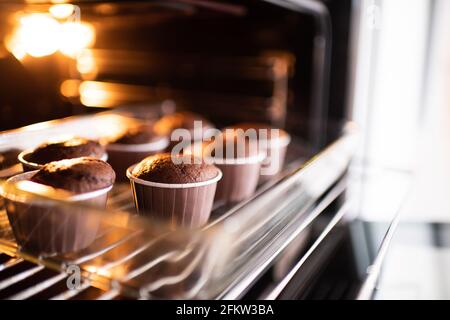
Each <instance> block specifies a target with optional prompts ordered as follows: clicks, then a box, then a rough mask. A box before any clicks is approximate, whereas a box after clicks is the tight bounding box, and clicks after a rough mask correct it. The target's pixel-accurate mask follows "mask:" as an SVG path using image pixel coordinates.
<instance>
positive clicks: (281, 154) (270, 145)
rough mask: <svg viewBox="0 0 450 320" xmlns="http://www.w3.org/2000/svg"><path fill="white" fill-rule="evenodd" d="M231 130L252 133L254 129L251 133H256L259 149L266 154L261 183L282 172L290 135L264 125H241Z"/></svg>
mask: <svg viewBox="0 0 450 320" xmlns="http://www.w3.org/2000/svg"><path fill="white" fill-rule="evenodd" d="M230 128H231V129H242V130H243V131H246V132H247V133H250V132H249V131H248V130H249V129H254V131H253V132H251V133H252V134H255V133H256V139H257V140H258V148H259V149H261V151H264V152H265V153H266V157H265V159H264V160H263V164H262V167H261V177H260V180H261V181H266V180H268V179H270V178H271V177H273V176H274V175H276V174H278V173H279V172H280V171H281V169H282V168H283V165H284V162H285V158H286V152H287V147H288V145H289V143H290V141H291V137H290V135H289V133H287V132H286V131H285V130H282V129H278V128H274V127H272V126H270V125H267V124H264V123H240V124H237V125H234V126H232V127H230Z"/></svg>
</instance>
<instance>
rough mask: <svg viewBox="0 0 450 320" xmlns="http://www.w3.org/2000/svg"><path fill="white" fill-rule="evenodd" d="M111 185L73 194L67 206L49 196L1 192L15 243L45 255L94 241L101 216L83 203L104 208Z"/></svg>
mask: <svg viewBox="0 0 450 320" xmlns="http://www.w3.org/2000/svg"><path fill="white" fill-rule="evenodd" d="M36 172H37V171H29V172H25V173H22V174H19V175H16V176H14V177H12V178H10V179H8V180H7V181H6V183H15V182H18V181H23V180H30V178H31V177H32V176H33V175H34V174H35V173H36ZM111 188H112V186H110V187H108V188H104V189H100V190H95V191H91V192H86V193H82V194H74V195H73V196H71V197H69V198H68V199H67V202H68V203H71V204H72V205H70V206H61V205H59V206H58V204H57V202H52V201H51V200H50V199H49V201H33V202H31V201H29V200H27V199H26V198H24V197H21V196H19V195H17V194H11V193H8V192H4V191H2V196H3V197H4V198H5V204H6V205H5V207H6V212H7V215H8V219H9V222H10V224H11V228H12V230H13V233H14V236H15V238H16V241H17V243H18V244H19V245H20V246H21V247H22V248H23V249H25V250H29V251H32V252H36V253H38V254H44V255H49V254H55V253H65V252H72V251H77V250H80V249H83V248H85V247H87V246H89V245H90V244H91V243H92V242H93V241H94V240H95V238H96V237H97V232H98V229H99V226H100V223H101V219H102V217H101V216H100V215H99V214H98V213H97V212H90V211H89V210H86V206H89V207H94V208H97V209H104V208H105V207H106V200H107V196H108V191H110V190H111ZM66 192H67V191H66ZM77 205H81V206H80V207H77Z"/></svg>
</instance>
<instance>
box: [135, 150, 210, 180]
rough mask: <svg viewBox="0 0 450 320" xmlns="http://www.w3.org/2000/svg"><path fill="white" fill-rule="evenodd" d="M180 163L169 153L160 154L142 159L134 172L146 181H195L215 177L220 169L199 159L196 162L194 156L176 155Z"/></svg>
mask: <svg viewBox="0 0 450 320" xmlns="http://www.w3.org/2000/svg"><path fill="white" fill-rule="evenodd" d="M175 157H176V158H177V160H179V161H180V162H181V163H180V164H175V163H174V162H173V161H172V157H171V155H170V154H169V153H163V154H158V155H155V156H151V157H148V158H146V159H144V160H142V161H141V162H140V163H139V164H138V165H136V166H135V167H134V169H133V171H132V174H133V175H134V176H135V177H137V178H139V179H143V180H146V181H151V182H159V183H175V184H184V183H194V182H202V181H207V180H210V179H213V178H215V177H216V176H217V174H218V170H217V168H216V167H215V166H214V165H212V164H206V163H205V162H203V161H200V159H197V162H200V163H198V164H196V163H191V162H194V160H195V159H194V158H193V157H192V156H187V155H185V156H182V155H176V156H175Z"/></svg>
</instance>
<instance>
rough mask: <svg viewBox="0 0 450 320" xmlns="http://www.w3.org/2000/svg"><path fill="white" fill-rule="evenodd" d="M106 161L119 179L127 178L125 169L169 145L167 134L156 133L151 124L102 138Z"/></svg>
mask: <svg viewBox="0 0 450 320" xmlns="http://www.w3.org/2000/svg"><path fill="white" fill-rule="evenodd" d="M102 143H103V144H104V145H105V148H106V151H107V153H108V163H109V164H111V166H112V167H113V169H114V170H115V171H116V177H117V179H118V180H120V181H126V180H127V175H126V172H127V169H128V168H129V167H130V166H131V165H133V164H135V163H137V162H139V161H141V160H142V159H144V158H145V157H147V156H150V155H153V154H156V153H160V152H163V151H164V150H165V149H166V148H167V146H168V145H169V139H168V137H167V136H161V135H157V134H156V133H155V132H154V131H153V128H152V126H151V125H135V126H133V127H129V128H128V129H127V130H125V131H124V132H122V133H121V134H119V135H118V136H116V137H114V138H104V139H102Z"/></svg>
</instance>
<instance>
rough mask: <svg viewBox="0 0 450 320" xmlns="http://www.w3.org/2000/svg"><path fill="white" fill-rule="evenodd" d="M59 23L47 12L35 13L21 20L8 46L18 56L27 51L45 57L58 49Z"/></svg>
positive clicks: (35, 55) (20, 56)
mask: <svg viewBox="0 0 450 320" xmlns="http://www.w3.org/2000/svg"><path fill="white" fill-rule="evenodd" d="M58 38H59V23H58V22H57V21H56V20H55V19H53V18H51V17H49V16H48V15H46V14H39V13H33V14H30V15H27V16H23V17H21V18H20V20H19V27H18V29H17V30H16V33H15V34H14V35H13V36H12V37H11V38H10V43H9V44H7V47H8V48H10V51H11V52H12V53H13V54H14V55H16V54H17V55H16V57H18V58H23V57H24V56H25V55H24V53H25V52H26V53H27V54H29V55H30V56H33V57H43V56H47V55H50V54H52V53H54V52H56V51H57V50H58Z"/></svg>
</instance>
